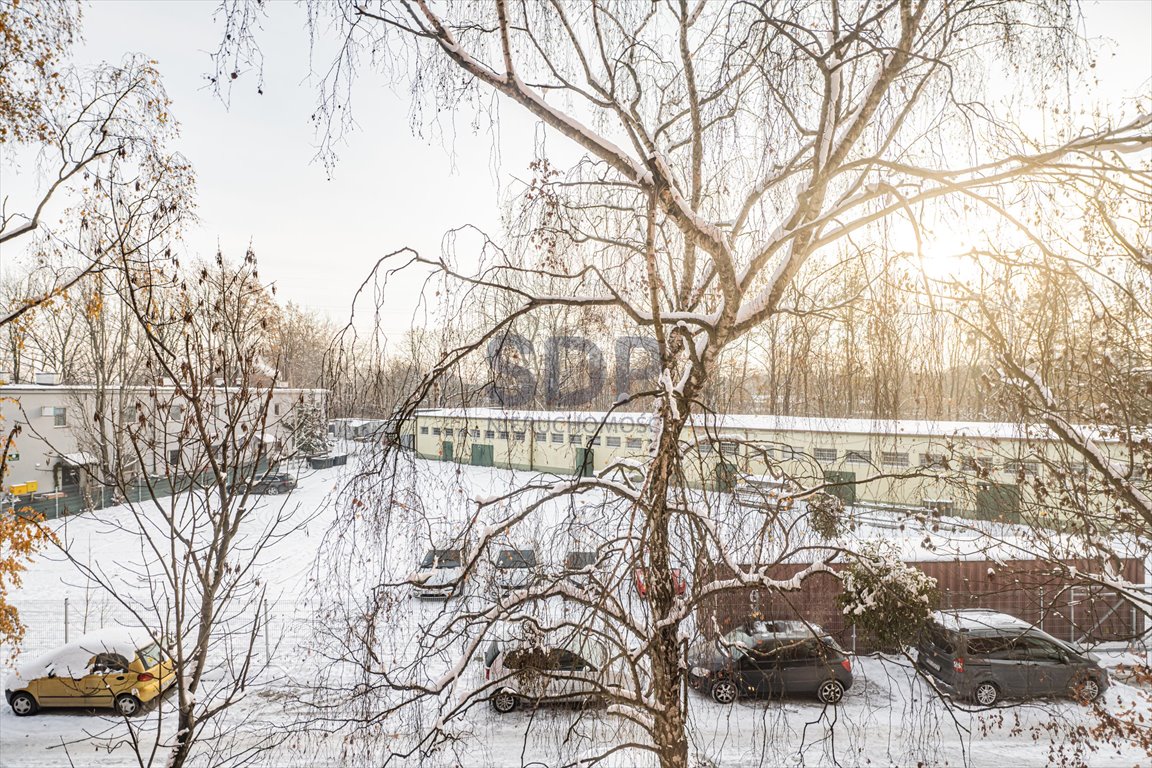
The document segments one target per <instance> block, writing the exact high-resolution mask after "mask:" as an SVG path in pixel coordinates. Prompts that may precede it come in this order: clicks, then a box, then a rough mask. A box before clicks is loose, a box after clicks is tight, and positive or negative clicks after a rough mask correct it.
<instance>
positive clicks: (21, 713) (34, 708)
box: [10, 691, 40, 717]
mask: <svg viewBox="0 0 1152 768" xmlns="http://www.w3.org/2000/svg"><path fill="white" fill-rule="evenodd" d="M10 703H11V705H12V711H13V712H15V713H16V716H17V717H27V716H28V715H34V714H36V713H37V712H38V711H40V705H39V704H37V703H36V699H35V698H33V697H32V694H30V693H28V692H27V691H18V692H16V693H14V694H12V701H11V702H10Z"/></svg>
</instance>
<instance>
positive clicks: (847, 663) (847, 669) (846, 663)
mask: <svg viewBox="0 0 1152 768" xmlns="http://www.w3.org/2000/svg"><path fill="white" fill-rule="evenodd" d="M840 666H842V667H844V671H845V672H851V671H852V660H851V659H844V661H842V662H840Z"/></svg>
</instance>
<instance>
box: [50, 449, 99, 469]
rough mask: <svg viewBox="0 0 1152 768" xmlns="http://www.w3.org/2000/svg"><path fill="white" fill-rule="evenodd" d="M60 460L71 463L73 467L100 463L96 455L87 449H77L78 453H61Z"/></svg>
mask: <svg viewBox="0 0 1152 768" xmlns="http://www.w3.org/2000/svg"><path fill="white" fill-rule="evenodd" d="M60 460H61V461H63V462H64V463H65V464H69V465H71V466H73V467H86V466H88V465H89V464H98V463H99V460H98V459H97V458H96V456H95V455H93V454H91V453H88V452H87V451H77V452H76V453H62V454H60Z"/></svg>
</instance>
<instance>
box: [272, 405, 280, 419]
mask: <svg viewBox="0 0 1152 768" xmlns="http://www.w3.org/2000/svg"><path fill="white" fill-rule="evenodd" d="M272 415H273V416H279V415H280V403H272Z"/></svg>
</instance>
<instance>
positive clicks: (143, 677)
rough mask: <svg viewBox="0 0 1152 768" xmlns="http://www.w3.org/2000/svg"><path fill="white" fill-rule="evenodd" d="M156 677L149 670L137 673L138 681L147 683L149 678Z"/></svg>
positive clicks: (153, 678)
mask: <svg viewBox="0 0 1152 768" xmlns="http://www.w3.org/2000/svg"><path fill="white" fill-rule="evenodd" d="M155 679H156V678H155V677H153V676H152V674H151V673H149V672H142V673H141V674H139V675H136V681H137V682H140V683H146V682H148V681H149V680H155Z"/></svg>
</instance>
